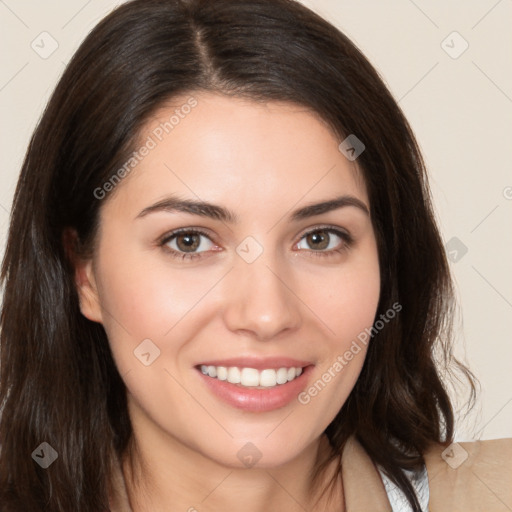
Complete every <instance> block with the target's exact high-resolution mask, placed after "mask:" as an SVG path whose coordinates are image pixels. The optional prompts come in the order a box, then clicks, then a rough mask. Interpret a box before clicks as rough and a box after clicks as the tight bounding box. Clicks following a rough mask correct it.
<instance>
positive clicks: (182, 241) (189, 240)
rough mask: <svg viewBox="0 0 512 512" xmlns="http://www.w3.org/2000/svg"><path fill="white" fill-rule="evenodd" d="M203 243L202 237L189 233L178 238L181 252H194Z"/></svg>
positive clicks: (177, 241)
mask: <svg viewBox="0 0 512 512" xmlns="http://www.w3.org/2000/svg"><path fill="white" fill-rule="evenodd" d="M200 243H201V235H198V234H192V233H187V234H184V235H178V236H177V237H176V246H177V247H178V249H179V250H180V251H183V252H193V251H195V250H196V249H197V248H198V247H199V245H200Z"/></svg>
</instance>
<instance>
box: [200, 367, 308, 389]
mask: <svg viewBox="0 0 512 512" xmlns="http://www.w3.org/2000/svg"><path fill="white" fill-rule="evenodd" d="M201 372H202V373H203V374H204V375H208V376H209V377H212V378H217V379H219V380H227V381H228V382H230V383H231V384H241V385H242V386H245V387H258V386H260V387H265V388H273V387H274V386H277V385H278V384H286V383H287V382H290V381H292V380H294V379H295V378H297V377H298V376H299V375H301V374H302V368H300V367H298V368H285V367H283V368H279V369H277V370H275V369H273V368H269V369H265V370H261V371H258V370H256V369H255V368H238V367H236V366H230V367H229V368H227V367H225V366H211V365H210V366H206V365H201Z"/></svg>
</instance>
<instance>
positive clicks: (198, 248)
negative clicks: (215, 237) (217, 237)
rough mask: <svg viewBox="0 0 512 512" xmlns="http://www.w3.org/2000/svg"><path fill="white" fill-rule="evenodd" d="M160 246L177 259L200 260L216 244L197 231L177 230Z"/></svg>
mask: <svg viewBox="0 0 512 512" xmlns="http://www.w3.org/2000/svg"><path fill="white" fill-rule="evenodd" d="M160 245H161V246H163V247H165V249H166V251H168V252H169V254H170V255H171V256H172V257H175V258H181V259H186V258H200V257H202V256H201V255H202V253H203V252H208V251H209V250H211V248H212V247H215V244H214V243H213V242H212V241H211V239H210V237H209V236H208V235H207V234H206V233H203V232H202V231H197V230H177V231H173V232H171V233H169V234H168V235H167V236H166V237H165V238H164V239H163V240H162V241H161V242H160Z"/></svg>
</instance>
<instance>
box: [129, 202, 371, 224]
mask: <svg viewBox="0 0 512 512" xmlns="http://www.w3.org/2000/svg"><path fill="white" fill-rule="evenodd" d="M349 206H352V207H355V208H358V209H359V210H361V211H363V212H364V213H365V214H366V215H370V211H369V209H368V207H367V206H366V204H365V203H364V202H363V201H361V200H360V199H358V198H357V197H355V196H351V195H343V196H339V197H336V198H334V199H329V200H326V201H322V202H319V203H313V204H308V205H306V206H303V207H302V208H299V209H297V210H295V211H293V212H292V213H291V214H290V216H289V220H290V221H292V222H293V221H295V222H296V221H299V220H303V219H306V218H309V217H314V216H315V215H321V214H322V213H327V212H330V211H333V210H338V209H339V208H344V207H349ZM162 211H164V212H170V213H172V212H183V213H189V214H192V215H199V216H201V217H209V218H211V219H214V220H220V221H223V222H227V223H230V224H236V223H237V222H238V216H237V215H236V213H234V212H233V211H231V210H229V209H228V208H224V207H223V206H219V205H216V204H212V203H208V202H206V201H196V200H193V199H180V198H178V197H173V196H170V197H166V198H165V199H162V200H160V201H158V202H157V203H155V204H152V205H151V206H148V207H146V208H144V209H143V210H142V211H141V212H140V213H139V214H138V215H137V216H136V217H135V218H136V219H138V218H142V217H145V216H147V215H149V214H150V213H156V212H162Z"/></svg>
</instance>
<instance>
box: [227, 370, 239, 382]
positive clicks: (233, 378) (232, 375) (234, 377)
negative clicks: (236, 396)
mask: <svg viewBox="0 0 512 512" xmlns="http://www.w3.org/2000/svg"><path fill="white" fill-rule="evenodd" d="M228 382H231V384H239V383H240V370H239V369H238V368H237V367H236V366H231V367H229V368H228Z"/></svg>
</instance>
